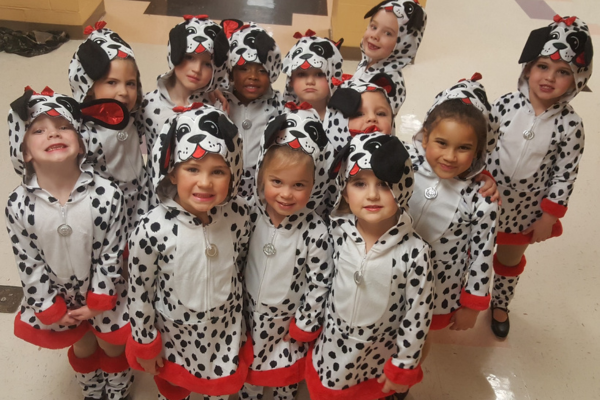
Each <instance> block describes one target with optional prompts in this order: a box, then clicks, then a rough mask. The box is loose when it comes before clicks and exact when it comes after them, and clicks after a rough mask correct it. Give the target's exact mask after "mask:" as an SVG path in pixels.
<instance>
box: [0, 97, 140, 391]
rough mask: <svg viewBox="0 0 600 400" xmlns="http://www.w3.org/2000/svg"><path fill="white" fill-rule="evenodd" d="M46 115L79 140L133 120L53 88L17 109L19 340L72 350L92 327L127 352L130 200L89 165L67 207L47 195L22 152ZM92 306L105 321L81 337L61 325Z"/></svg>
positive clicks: (113, 104) (10, 221)
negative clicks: (125, 265)
mask: <svg viewBox="0 0 600 400" xmlns="http://www.w3.org/2000/svg"><path fill="white" fill-rule="evenodd" d="M101 109H105V110H106V109H109V110H111V111H112V115H113V118H106V114H104V113H102V112H101V111H100V110H101ZM41 115H47V116H49V117H52V118H64V119H65V120H67V121H68V122H69V123H70V124H71V125H73V127H74V128H75V130H76V131H77V132H78V133H80V131H81V129H82V126H83V124H84V123H85V124H101V125H105V126H110V127H113V128H114V127H115V126H114V124H117V125H119V124H120V125H123V124H124V123H126V121H127V119H128V117H129V115H128V112H127V110H126V109H125V108H124V107H123V106H122V104H121V103H119V102H117V101H114V100H98V101H94V102H91V103H88V104H87V105H80V104H79V103H78V102H77V101H75V100H74V99H73V98H71V97H68V96H65V95H62V94H58V93H55V92H54V91H53V90H52V89H50V88H48V87H46V88H45V89H44V90H43V91H42V92H41V93H35V92H34V91H33V90H32V89H31V88H29V87H27V88H25V93H24V94H23V95H22V96H21V97H19V98H18V99H16V100H15V101H13V102H12V103H11V110H10V112H9V114H8V125H9V140H10V157H11V161H12V163H13V166H14V169H15V172H16V173H17V174H18V175H21V176H22V177H23V183H22V184H21V185H20V186H18V187H17V188H16V189H15V190H14V191H13V192H12V193H11V194H10V196H9V199H8V205H7V207H6V226H7V229H8V233H9V236H10V237H11V240H12V246H13V251H14V254H15V259H16V262H17V265H18V266H19V274H20V277H21V282H22V284H23V289H24V293H25V297H24V298H23V301H22V304H21V311H20V312H19V314H18V315H17V317H16V319H15V335H16V336H18V337H19V338H21V339H23V340H26V341H28V342H30V343H33V344H35V345H38V346H42V347H45V348H51V349H57V348H64V347H68V346H70V345H72V344H73V343H75V342H76V341H78V340H79V339H80V338H81V337H82V336H83V335H84V334H85V333H86V332H87V331H88V330H89V329H90V327H92V328H93V329H94V333H95V334H96V335H97V336H98V337H101V338H102V339H104V340H107V341H109V342H110V343H113V344H124V343H125V341H126V339H127V336H128V335H129V323H128V314H127V285H126V282H125V280H124V278H122V277H121V272H122V270H121V262H120V257H121V253H122V252H123V247H124V244H125V230H124V224H125V210H124V207H123V197H122V194H121V192H120V190H119V189H118V188H117V186H116V185H115V184H113V183H111V182H109V181H107V180H105V179H102V178H101V177H99V176H97V175H95V174H94V173H93V170H92V168H91V167H90V166H89V165H87V164H83V160H81V161H80V165H79V168H80V170H81V175H80V177H79V179H78V180H77V182H76V184H75V186H74V188H73V191H72V192H71V194H70V196H69V199H68V201H67V202H66V203H65V204H64V205H61V204H60V202H59V201H58V200H57V199H56V198H55V197H54V196H52V195H51V194H50V193H49V192H48V191H46V190H44V189H42V188H41V187H40V186H39V184H38V180H37V175H36V174H35V172H34V171H33V172H32V173H30V174H28V173H27V170H26V166H25V162H24V158H23V151H22V147H23V142H24V138H25V135H26V131H27V129H28V127H29V126H30V124H31V123H33V121H34V120H35V119H36V118H37V117H39V116H41ZM117 115H118V116H117ZM83 142H84V143H85V140H83ZM65 260H66V261H65ZM85 305H87V306H89V307H90V308H93V309H97V310H103V313H102V314H100V315H98V316H97V317H94V318H92V319H90V320H88V321H86V322H84V323H82V324H80V325H78V326H77V328H74V329H71V328H72V327H71V328H69V327H65V326H62V325H59V324H58V321H60V319H61V318H62V317H63V316H64V315H65V313H66V312H67V309H75V308H79V307H82V306H85ZM76 371H77V370H76ZM78 379H79V376H78ZM79 380H80V379H79ZM80 381H81V380H80Z"/></svg>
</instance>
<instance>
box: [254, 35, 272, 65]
mask: <svg viewBox="0 0 600 400" xmlns="http://www.w3.org/2000/svg"><path fill="white" fill-rule="evenodd" d="M254 45H255V46H256V54H257V55H258V59H259V60H260V62H261V64H263V65H264V64H265V63H266V62H267V59H268V57H269V51H271V50H273V49H274V48H275V40H273V38H272V37H271V36H269V34H268V33H267V32H265V31H261V32H259V33H258V35H256V40H255V41H254Z"/></svg>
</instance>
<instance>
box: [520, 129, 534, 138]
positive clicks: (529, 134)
mask: <svg viewBox="0 0 600 400" xmlns="http://www.w3.org/2000/svg"><path fill="white" fill-rule="evenodd" d="M523 137H524V138H525V139H526V140H531V139H533V138H534V137H535V133H534V132H533V131H531V130H529V129H527V130H526V131H525V132H523Z"/></svg>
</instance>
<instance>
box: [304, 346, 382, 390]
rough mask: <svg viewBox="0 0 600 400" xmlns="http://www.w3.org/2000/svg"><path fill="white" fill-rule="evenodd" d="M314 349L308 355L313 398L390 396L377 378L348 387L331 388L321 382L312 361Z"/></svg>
mask: <svg viewBox="0 0 600 400" xmlns="http://www.w3.org/2000/svg"><path fill="white" fill-rule="evenodd" d="M312 356H313V354H312V351H309V352H308V356H307V357H306V373H305V379H306V385H307V386H308V391H309V393H310V398H311V399H312V400H348V399H378V398H380V397H386V396H389V395H390V393H387V394H386V393H383V392H382V391H381V390H382V389H383V384H382V383H378V382H377V379H376V378H373V379H369V380H368V381H364V382H361V383H359V384H358V385H354V386H350V387H349V388H347V389H344V390H341V389H330V388H327V387H325V386H323V384H322V383H321V380H320V379H319V374H318V373H317V371H316V370H315V367H314V366H313V362H312Z"/></svg>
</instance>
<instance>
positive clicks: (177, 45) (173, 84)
mask: <svg viewBox="0 0 600 400" xmlns="http://www.w3.org/2000/svg"><path fill="white" fill-rule="evenodd" d="M183 18H184V21H183V22H181V23H179V24H177V25H175V27H174V28H173V29H171V31H170V32H169V44H168V50H169V54H168V56H167V61H168V64H169V71H168V72H166V73H164V74H162V75H160V76H159V77H158V79H157V82H156V86H157V89H156V90H154V91H153V92H150V93H147V94H146V95H145V96H144V100H143V101H142V104H141V111H140V113H138V116H137V124H138V127H140V128H141V129H142V130H143V131H144V133H145V137H146V145H147V148H148V149H149V153H151V151H152V148H153V147H154V143H155V141H156V138H157V137H158V134H159V133H160V130H161V129H162V127H163V125H164V124H165V122H166V121H167V120H168V119H169V118H171V117H172V116H173V115H175V113H176V112H182V111H183V110H184V109H185V107H186V106H189V105H191V104H192V103H194V102H201V103H205V104H209V103H210V98H209V93H211V92H213V91H215V90H216V89H219V88H220V87H221V86H224V87H227V85H228V83H227V69H226V67H225V62H226V60H227V50H228V45H227V38H226V37H225V35H224V34H223V33H222V29H221V26H219V25H218V24H216V23H215V22H213V21H212V20H210V19H208V16H206V15H198V16H192V15H184V17H183ZM203 54H208V55H209V56H210V64H211V69H210V72H209V73H208V72H207V71H206V70H205V69H203V66H201V65H200V63H201V62H204V61H198V60H196V59H194V58H193V57H195V56H196V55H203ZM182 73H183V75H187V74H192V75H193V77H192V78H189V77H187V76H183V77H182V78H180V77H179V76H181V75H182ZM185 79H187V81H184V80H185ZM195 81H197V82H198V83H196V82H195ZM204 82H207V83H206V84H205V85H202V83H204ZM200 85H202V86H200ZM195 86H200V87H199V88H198V89H196V90H192V89H195ZM182 90H183V91H184V92H185V94H186V95H187V96H186V101H185V102H181V101H176V100H174V99H173V98H172V96H171V93H173V94H174V95H175V94H179V93H180V91H182ZM151 160H152V157H148V162H147V163H146V170H147V171H148V174H149V175H151V174H152V162H151ZM150 179H152V176H151V177H150ZM157 204H158V199H157V198H156V196H152V202H151V206H152V207H154V206H156V205H157Z"/></svg>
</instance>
